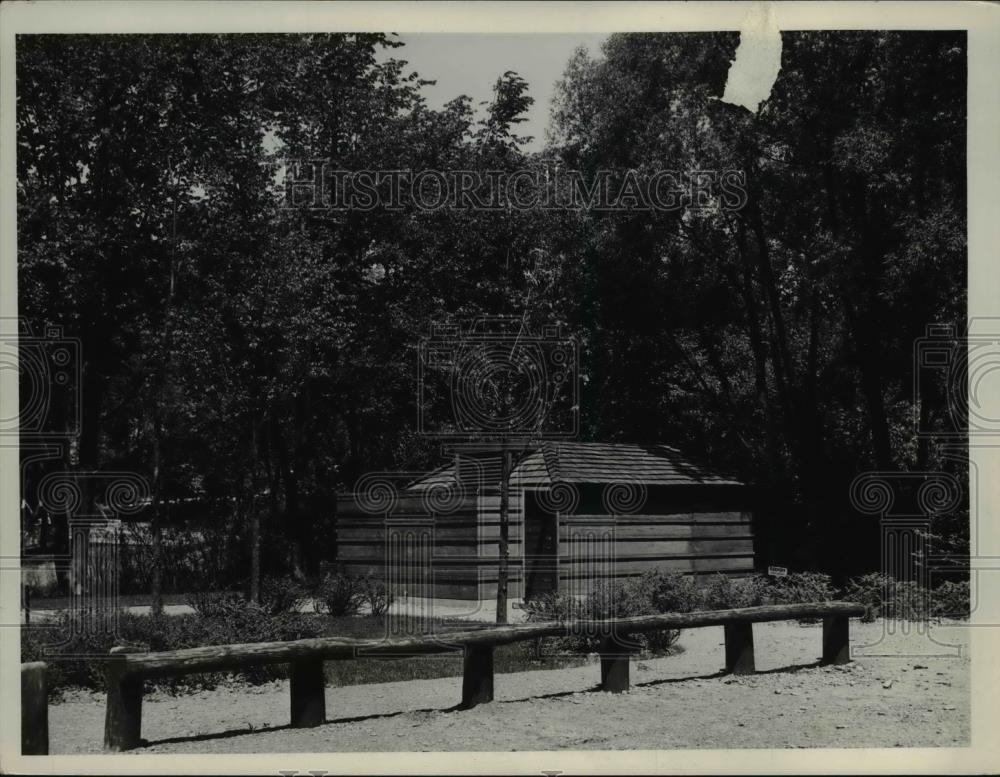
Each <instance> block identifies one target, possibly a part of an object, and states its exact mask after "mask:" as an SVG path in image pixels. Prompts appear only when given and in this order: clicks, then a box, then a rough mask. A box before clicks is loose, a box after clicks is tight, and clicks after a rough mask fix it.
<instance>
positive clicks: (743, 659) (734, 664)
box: [723, 622, 756, 674]
mask: <svg viewBox="0 0 1000 777" xmlns="http://www.w3.org/2000/svg"><path fill="white" fill-rule="evenodd" d="M723 629H725V633H726V671H727V672H730V673H732V674H753V673H754V672H755V671H756V669H755V667H754V656H753V623H750V622H746V623H726V624H725V625H724V626H723Z"/></svg>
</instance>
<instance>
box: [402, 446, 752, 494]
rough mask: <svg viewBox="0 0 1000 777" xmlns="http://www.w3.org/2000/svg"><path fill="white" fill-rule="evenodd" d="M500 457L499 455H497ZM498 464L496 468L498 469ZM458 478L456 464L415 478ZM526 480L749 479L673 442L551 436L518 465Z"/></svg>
mask: <svg viewBox="0 0 1000 777" xmlns="http://www.w3.org/2000/svg"><path fill="white" fill-rule="evenodd" d="M492 458H495V457H492ZM484 464H485V467H484V470H485V472H487V473H488V474H487V476H486V479H492V476H493V475H495V478H496V480H499V475H500V473H499V461H498V460H496V461H489V460H488V461H486V462H484ZM494 470H495V472H494ZM453 478H454V464H447V465H445V466H443V467H441V468H439V469H437V470H434V471H433V472H431V473H428V475H427V476H426V477H424V478H421V479H420V480H419V481H417V482H416V483H414V484H413V486H412V488H416V489H422V488H427V487H429V486H431V485H433V484H436V483H441V482H444V481H450V480H452V479H453ZM511 479H512V480H514V481H515V482H519V483H521V484H538V485H540V484H543V483H553V482H563V483H645V484H647V485H663V486H684V485H714V486H725V485H733V486H738V485H743V484H742V483H741V482H740V481H738V480H734V479H732V478H728V477H724V476H722V475H718V474H716V473H713V472H711V471H710V470H708V469H706V468H705V467H703V466H700V465H697V464H695V463H693V462H691V461H690V460H688V459H685V458H684V456H683V455H682V454H681V453H680V451H678V450H677V449H676V448H671V447H670V446H668V445H635V444H630V443H598V442H545V443H542V444H541V445H540V446H539V447H538V448H537V449H535V450H534V451H532V452H531V453H529V454H528V455H527V456H525V457H524V458H523V459H521V461H519V462H518V464H517V466H516V467H515V468H514V472H513V475H512V478H511Z"/></svg>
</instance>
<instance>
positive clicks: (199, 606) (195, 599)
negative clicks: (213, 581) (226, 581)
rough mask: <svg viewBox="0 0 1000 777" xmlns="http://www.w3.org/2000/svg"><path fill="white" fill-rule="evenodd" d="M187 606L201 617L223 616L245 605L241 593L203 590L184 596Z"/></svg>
mask: <svg viewBox="0 0 1000 777" xmlns="http://www.w3.org/2000/svg"><path fill="white" fill-rule="evenodd" d="M185 599H186V600H187V603H188V606H190V607H191V609H192V610H194V611H195V614H196V615H200V616H201V617H202V618H225V617H227V616H228V615H229V614H230V613H232V612H236V611H239V610H241V609H243V607H244V606H245V600H244V598H243V596H242V595H240V594H238V593H234V592H232V591H224V592H219V591H203V592H199V593H190V594H187V596H186V597H185Z"/></svg>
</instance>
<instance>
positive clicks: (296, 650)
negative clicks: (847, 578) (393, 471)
mask: <svg viewBox="0 0 1000 777" xmlns="http://www.w3.org/2000/svg"><path fill="white" fill-rule="evenodd" d="M864 612H865V608H864V606H862V605H860V604H854V603H852V602H817V603H811V604H782V605H770V606H765V607H745V608H741V609H732V610H706V611H701V612H688V613H666V614H662V615H643V616H638V617H633V618H614V619H609V620H575V621H560V622H547V623H522V624H515V625H509V626H495V627H482V628H476V629H469V630H464V631H453V632H445V633H442V634H425V635H419V636H411V637H387V638H385V639H381V640H373V639H351V638H344V637H320V638H315V639H299V640H293V641H288V642H257V643H251V644H242V645H210V646H207V647H197V648H185V649H182V650H165V651H159V652H155V653H140V652H135V651H134V650H133V649H130V648H113V649H112V655H111V660H110V666H109V667H108V709H107V716H106V720H105V747H106V748H107V749H109V750H127V749H130V748H133V747H136V746H138V744H139V741H140V740H139V730H140V721H141V716H142V681H143V679H145V678H147V677H162V676H169V677H173V676H176V675H182V674H189V673H192V672H208V671H214V670H220V669H239V668H242V667H246V666H250V665H259V664H275V663H288V664H291V673H290V677H291V682H290V692H291V708H292V725H293V726H299V727H304V726H316V725H319V724H321V723H322V722H323V720H324V718H325V697H324V693H325V691H324V678H323V661H328V660H349V659H354V658H362V657H369V656H372V657H378V656H386V657H388V656H408V655H428V654H435V653H451V652H459V651H464V655H465V663H464V680H463V684H462V705H463V706H465V707H471V706H474V705H475V704H479V703H482V702H486V701H492V699H493V652H494V649H495V648H496V647H498V646H500V645H507V644H510V643H513V642H522V641H526V640H535V639H540V638H543V637H563V636H569V635H572V634H589V635H593V636H597V637H599V638H600V639H601V648H600V653H601V685H602V688H604V690H609V691H623V690H627V689H628V687H629V678H628V675H629V656H630V655H631V654H633V653H635V652H636V650H637V647H638V646H637V644H635V643H634V642H632V641H630V640H629V639H628V636H629V635H631V634H639V633H643V632H648V631H661V630H666V629H690V628H700V627H703V626H724V627H725V642H726V668H727V669H728V670H729V671H731V672H734V673H737V674H743V673H750V672H753V671H754V655H753V630H752V626H753V624H754V623H763V622H766V621H780V620H793V619H800V618H822V619H823V660H824V661H827V662H833V663H843V662H845V661H848V660H850V654H849V631H848V628H849V627H848V618H852V617H859V616H861V615H863V614H864Z"/></svg>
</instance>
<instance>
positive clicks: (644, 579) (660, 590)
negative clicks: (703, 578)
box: [524, 571, 697, 653]
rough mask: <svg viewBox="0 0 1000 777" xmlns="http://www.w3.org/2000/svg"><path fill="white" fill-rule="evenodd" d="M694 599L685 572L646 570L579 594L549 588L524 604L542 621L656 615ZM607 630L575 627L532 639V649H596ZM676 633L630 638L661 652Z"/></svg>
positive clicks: (650, 650) (689, 605)
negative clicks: (568, 632)
mask: <svg viewBox="0 0 1000 777" xmlns="http://www.w3.org/2000/svg"><path fill="white" fill-rule="evenodd" d="M696 601H697V592H696V589H695V587H694V584H693V583H692V582H691V581H690V580H688V579H687V578H685V577H684V576H683V575H678V574H674V573H665V572H658V571H656V572H648V573H646V574H644V575H643V576H641V577H634V578H626V579H625V580H613V581H601V582H599V583H597V584H596V585H595V586H594V587H593V588H592V589H591V591H590V593H589V594H588V595H587V596H586V597H585V598H583V599H577V598H575V597H572V596H568V595H566V594H547V595H545V596H542V597H540V598H538V599H534V600H531V601H528V602H525V604H524V610H525V612H526V615H527V619H528V620H529V621H533V622H541V621H572V620H579V619H584V620H606V619H609V618H630V617H634V616H638V615H656V614H660V613H665V612H690V611H691V610H692V609H694V606H695V603H696ZM604 636H605V635H604V634H599V633H583V632H581V633H578V634H571V635H569V636H567V637H559V638H548V639H545V640H538V641H537V642H536V652H537V653H541V652H542V647H543V646H548V647H549V648H550V649H555V650H559V651H561V652H573V653H592V652H595V651H597V650H599V649H600V644H601V641H602V639H603V637H604ZM679 636H680V631H679V630H677V629H665V630H662V631H650V632H645V633H642V634H636V635H634V638H632V639H634V641H635V642H636V643H637V644H638V645H639V646H640V648H641V649H642V650H643V651H645V652H648V653H663V652H665V651H667V650H668V649H669V648H670V646H671V645H673V644H674V643H675V642H676V641H677V638H678V637H679Z"/></svg>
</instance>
